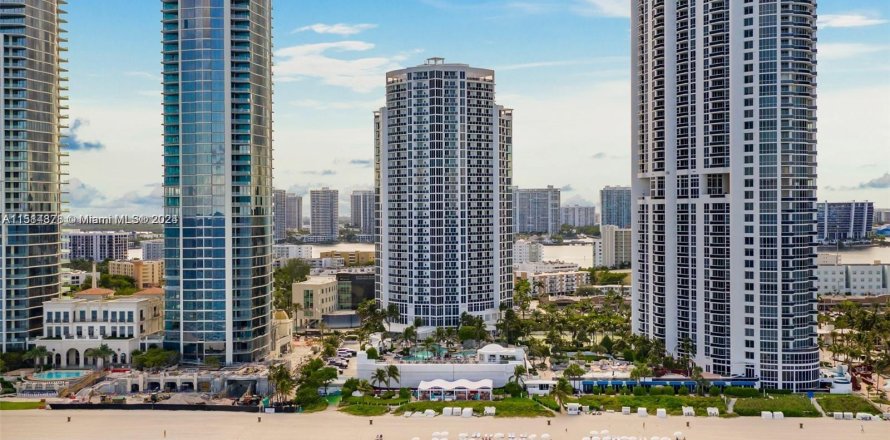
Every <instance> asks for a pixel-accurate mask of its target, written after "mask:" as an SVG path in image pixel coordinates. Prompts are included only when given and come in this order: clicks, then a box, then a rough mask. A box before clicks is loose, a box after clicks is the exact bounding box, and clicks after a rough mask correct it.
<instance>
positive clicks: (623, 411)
mask: <svg viewBox="0 0 890 440" xmlns="http://www.w3.org/2000/svg"><path fill="white" fill-rule="evenodd" d="M621 414H624V415H626V416H629V415H630V407H629V406H622V407H621Z"/></svg>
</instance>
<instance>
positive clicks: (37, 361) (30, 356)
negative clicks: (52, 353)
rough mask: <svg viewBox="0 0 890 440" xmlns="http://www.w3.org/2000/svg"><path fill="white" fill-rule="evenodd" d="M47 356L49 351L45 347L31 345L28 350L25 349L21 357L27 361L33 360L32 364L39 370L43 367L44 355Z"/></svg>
mask: <svg viewBox="0 0 890 440" xmlns="http://www.w3.org/2000/svg"><path fill="white" fill-rule="evenodd" d="M47 356H49V351H48V350H47V349H46V347H44V346H42V345H37V346H34V347H31V349H30V350H28V351H26V352H25V354H24V355H22V359H24V360H27V361H34V366H35V367H37V371H40V370H41V369H42V367H43V361H44V360H45V359H46V357H47Z"/></svg>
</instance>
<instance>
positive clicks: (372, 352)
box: [365, 347, 380, 359]
mask: <svg viewBox="0 0 890 440" xmlns="http://www.w3.org/2000/svg"><path fill="white" fill-rule="evenodd" d="M365 353H367V354H368V359H377V358H379V357H380V354H379V353H377V349H376V348H374V347H370V348H368V349H367V350H365Z"/></svg>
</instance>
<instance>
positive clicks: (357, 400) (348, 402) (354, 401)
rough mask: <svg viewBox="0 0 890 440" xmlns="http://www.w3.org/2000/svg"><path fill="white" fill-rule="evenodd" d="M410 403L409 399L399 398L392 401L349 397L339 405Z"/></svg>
mask: <svg viewBox="0 0 890 440" xmlns="http://www.w3.org/2000/svg"><path fill="white" fill-rule="evenodd" d="M410 401H411V399H410V398H404V399H402V398H399V397H394V398H392V399H378V398H376V397H374V396H361V397H357V396H349V397H345V398H343V400H342V401H341V402H340V405H343V406H345V405H384V406H386V405H404V404H406V403H408V402H410Z"/></svg>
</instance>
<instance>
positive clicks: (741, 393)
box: [723, 387, 760, 397]
mask: <svg viewBox="0 0 890 440" xmlns="http://www.w3.org/2000/svg"><path fill="white" fill-rule="evenodd" d="M723 394H726V395H727V396H732V397H758V396H759V395H760V391H759V390H758V389H756V388H747V387H726V388H725V389H723Z"/></svg>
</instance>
